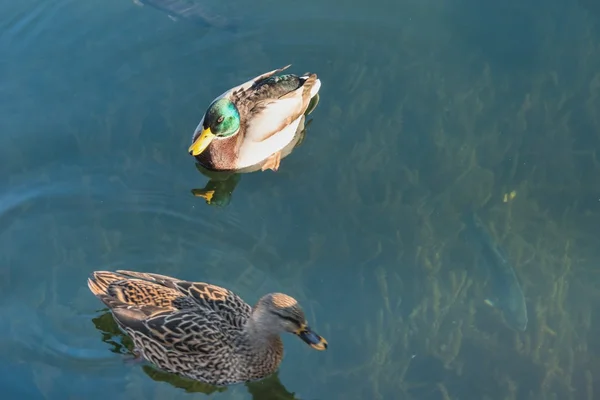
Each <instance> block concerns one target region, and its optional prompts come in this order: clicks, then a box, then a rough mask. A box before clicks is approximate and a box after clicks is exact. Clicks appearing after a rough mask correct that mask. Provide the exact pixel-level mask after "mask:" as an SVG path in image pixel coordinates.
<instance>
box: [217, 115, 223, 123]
mask: <svg viewBox="0 0 600 400" xmlns="http://www.w3.org/2000/svg"><path fill="white" fill-rule="evenodd" d="M224 119H225V118H223V116H222V115H221V116H220V117H219V118H218V119H217V124H220V123H221V122H223V120H224Z"/></svg>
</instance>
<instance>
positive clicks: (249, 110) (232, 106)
mask: <svg viewBox="0 0 600 400" xmlns="http://www.w3.org/2000/svg"><path fill="white" fill-rule="evenodd" d="M289 67H290V65H288V66H286V67H283V68H279V69H276V70H273V71H271V72H267V73H264V74H262V75H259V76H257V77H256V78H254V79H251V80H249V81H248V82H246V83H243V84H241V85H239V86H236V87H234V88H233V89H229V90H228V91H226V92H225V93H223V94H222V95H221V96H219V97H217V98H216V99H215V100H213V102H212V103H211V104H210V106H209V107H208V110H207V111H206V113H205V114H204V116H203V117H202V119H201V120H200V123H199V124H198V126H197V127H196V130H195V131H194V134H193V136H192V145H191V146H190V147H189V149H188V151H189V153H190V154H191V155H193V156H194V157H196V160H197V161H198V162H199V163H200V164H202V165H203V166H204V167H206V168H208V169H212V170H241V169H244V168H248V167H250V166H254V165H258V164H261V163H263V165H262V168H261V169H262V170H263V171H265V170H267V169H271V170H273V171H277V169H278V168H279V163H280V160H281V150H282V149H283V148H284V147H286V145H287V144H288V143H290V142H291V141H292V140H293V139H294V136H295V134H296V131H297V128H298V125H299V123H300V121H301V119H302V117H303V115H304V113H305V112H306V110H307V108H308V107H309V105H310V103H311V99H313V98H314V97H315V96H317V94H318V93H319V89H320V88H321V81H320V80H319V79H317V75H316V74H312V73H306V74H304V75H302V76H297V75H293V74H285V75H279V76H275V74H277V73H280V72H282V71H284V70H286V69H287V68H289Z"/></svg>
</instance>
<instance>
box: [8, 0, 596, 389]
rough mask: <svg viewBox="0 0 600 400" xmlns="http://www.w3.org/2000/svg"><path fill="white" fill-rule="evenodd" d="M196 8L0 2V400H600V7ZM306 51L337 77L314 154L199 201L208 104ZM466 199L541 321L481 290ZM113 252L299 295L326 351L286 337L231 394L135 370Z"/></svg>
mask: <svg viewBox="0 0 600 400" xmlns="http://www.w3.org/2000/svg"><path fill="white" fill-rule="evenodd" d="M189 1H190V2H191V3H195V5H196V6H200V8H199V10H202V14H203V16H204V17H202V18H200V17H198V18H194V17H193V16H192V18H183V16H181V15H180V17H179V18H175V20H174V19H171V18H169V17H168V15H167V14H168V12H167V11H168V10H164V9H159V8H157V7H153V6H152V5H151V4H146V5H145V6H143V7H140V6H139V5H136V4H134V3H133V2H132V1H129V0H105V1H100V0H89V1H73V0H48V1H42V0H19V1H13V2H7V1H5V2H4V3H3V4H2V6H0V10H2V12H1V13H0V54H1V58H0V104H1V108H0V113H1V118H0V167H1V173H2V179H1V180H0V188H1V194H0V260H1V261H2V263H1V268H0V319H1V320H2V323H1V324H0V349H1V352H0V388H1V391H2V398H3V399H25V398H26V399H105V398H115V399H179V398H206V397H210V398H214V399H254V400H267V399H304V400H315V399H318V400H329V399H461V400H462V399H561V400H562V399H593V398H597V397H596V396H598V393H600V353H599V352H600V340H599V339H598V332H599V330H600V311H599V310H600V307H598V305H599V300H600V291H599V289H598V288H599V287H600V286H599V282H600V275H599V273H598V272H599V271H600V269H599V266H598V265H599V261H600V248H599V247H598V242H599V239H600V230H599V229H598V226H599V225H600V154H599V153H598V152H599V149H600V140H599V139H600V118H599V116H598V115H600V114H599V113H598V110H600V72H599V71H600V9H599V8H598V6H597V5H596V4H595V2H592V1H585V0H580V1H579V2H567V1H564V0H551V1H545V2H542V1H539V0H535V1H531V2H522V1H517V0H507V1H504V2H482V1H479V0H455V1H443V0H425V1H415V0H403V1H390V0H375V1H365V0H356V1H352V2H346V3H343V4H342V3H341V2H333V1H328V2H324V1H316V0H308V1H306V2H302V3H293V2H274V1H271V0H260V1H258V2H250V3H248V2H242V1H240V0H227V1H225V0H220V1H216V0H189ZM217 15H220V16H222V18H221V17H217ZM223 22H226V23H223ZM287 64H292V67H291V68H290V70H289V71H290V72H294V73H304V72H306V71H310V72H315V73H317V74H318V75H319V78H320V79H321V81H322V88H321V92H320V103H319V105H318V107H317V108H316V109H315V111H314V112H313V113H312V114H311V115H310V116H309V117H308V120H310V125H309V126H308V128H307V131H306V135H305V138H304V140H303V142H302V143H301V145H300V146H298V147H297V148H296V149H295V150H294V152H293V153H292V154H291V155H289V156H288V157H287V158H285V159H284V160H282V162H281V166H280V169H279V171H277V172H272V171H267V172H264V173H263V172H257V173H251V174H244V175H242V176H239V177H238V179H239V180H238V181H235V182H233V184H232V185H231V187H229V188H225V189H224V194H223V197H222V198H221V201H220V202H217V203H216V204H212V205H209V204H207V203H206V201H205V200H204V199H203V198H201V197H196V196H194V195H193V194H192V190H193V189H202V188H204V187H205V185H206V184H207V182H208V180H209V179H208V178H207V176H205V175H203V174H201V173H200V172H199V171H198V169H196V167H195V163H194V159H193V158H192V157H191V156H190V155H189V154H188V153H187V148H188V146H189V144H190V139H191V135H192V133H193V130H194V128H195V127H196V125H197V123H198V121H199V120H200V118H201V117H202V114H203V112H204V111H205V109H206V107H207V106H208V104H209V103H210V101H211V100H212V99H213V98H214V97H216V96H217V95H219V94H221V93H222V92H223V91H225V90H226V89H228V88H230V87H233V86H234V85H237V84H239V83H241V82H244V81H245V80H247V79H249V78H252V77H254V76H256V75H259V74H261V73H263V72H266V71H270V70H272V69H275V68H278V67H282V66H284V65H287ZM231 190H233V192H232V193H231V194H229V191H231ZM511 192H513V194H512V196H511V195H510V193H511ZM505 200H506V201H505ZM467 205H471V206H474V207H475V208H476V209H478V210H480V211H479V213H480V216H481V218H482V220H484V221H485V222H486V224H487V226H488V227H489V229H490V232H492V236H493V238H494V240H496V241H497V242H496V243H497V244H498V245H499V246H502V248H503V249H504V251H505V253H506V255H507V258H508V259H509V260H510V264H511V265H512V266H513V268H514V270H515V273H516V275H517V276H518V279H519V280H520V285H521V287H522V290H523V293H524V295H525V300H526V304H527V311H528V325H527V329H526V330H525V331H524V332H519V331H516V330H513V329H510V327H508V326H507V324H506V323H505V322H504V320H503V318H502V315H501V313H500V312H499V310H498V309H496V308H493V307H490V306H489V305H487V304H486V302H485V300H486V293H487V292H486V290H487V289H486V287H487V286H486V285H488V286H489V284H494V282H491V283H490V282H488V281H486V280H485V277H482V275H481V274H478V265H477V262H476V260H477V258H476V257H475V256H474V253H473V252H472V251H471V248H470V247H469V246H468V244H466V242H464V241H463V240H462V239H461V236H460V232H461V230H462V227H463V225H462V223H461V220H460V218H459V213H460V211H461V210H462V209H463V208H464V207H465V206H467ZM103 269H109V270H114V269H131V270H136V271H145V272H156V273H159V274H166V275H171V276H175V277H178V278H183V279H189V280H196V281H207V282H211V283H214V284H218V285H222V286H225V287H227V288H229V289H232V290H234V291H235V292H237V293H238V294H239V295H240V296H242V297H243V298H244V299H245V300H246V301H248V302H249V303H250V304H254V302H255V301H256V300H257V299H258V298H259V297H260V296H261V295H262V294H264V293H267V292H269V291H280V292H284V293H287V294H290V295H292V296H294V297H296V298H297V299H298V300H299V301H300V303H301V304H302V306H303V307H304V309H305V311H306V313H307V317H308V319H309V322H310V323H311V325H312V326H313V327H314V328H315V330H316V331H317V332H319V333H320V334H322V335H323V336H324V337H325V338H326V339H327V340H328V342H329V349H328V350H327V351H326V352H316V351H313V350H311V349H310V348H309V347H307V346H306V345H305V344H304V343H302V342H301V341H299V340H297V339H296V338H294V337H292V335H287V336H286V337H285V338H284V342H285V346H286V356H285V358H284V360H283V363H282V364H281V367H280V369H279V373H278V375H277V376H275V377H273V378H270V379H267V380H265V381H263V382H260V383H258V384H255V385H253V386H251V385H250V386H246V385H236V386H233V387H230V388H228V389H226V390H222V389H221V390H215V388H211V387H205V386H203V385H198V384H196V383H193V382H184V381H182V380H180V379H178V378H177V377H175V376H170V375H167V374H161V373H160V371H155V370H152V368H149V366H148V365H145V364H132V363H130V362H127V359H128V357H129V355H128V354H127V353H128V351H127V339H126V338H124V337H123V336H122V335H120V334H119V332H118V330H117V329H116V326H115V325H114V323H113V322H112V319H111V317H110V314H106V310H105V309H103V305H102V304H101V302H100V301H98V299H96V298H95V297H94V296H93V295H92V294H91V293H90V291H89V289H88V288H87V285H86V279H87V277H88V275H89V274H90V272H91V271H94V270H103ZM202 392H204V393H208V394H202Z"/></svg>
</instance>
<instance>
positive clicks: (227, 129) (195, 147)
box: [189, 99, 240, 156]
mask: <svg viewBox="0 0 600 400" xmlns="http://www.w3.org/2000/svg"><path fill="white" fill-rule="evenodd" d="M239 129H240V113H239V111H238V109H237V107H236V106H235V104H233V103H232V102H231V100H229V99H219V100H217V101H215V102H214V103H212V104H211V105H210V107H208V110H207V111H206V114H205V115H204V123H203V124H202V131H201V132H197V133H196V134H197V135H198V136H197V137H196V139H195V140H194V143H192V145H191V146H190V148H189V152H190V154H192V155H193V156H197V155H198V154H200V153H202V152H203V151H204V150H206V148H207V147H208V145H209V144H210V142H212V141H213V139H215V138H226V137H229V136H233V135H234V134H236V133H237V132H238V131H239Z"/></svg>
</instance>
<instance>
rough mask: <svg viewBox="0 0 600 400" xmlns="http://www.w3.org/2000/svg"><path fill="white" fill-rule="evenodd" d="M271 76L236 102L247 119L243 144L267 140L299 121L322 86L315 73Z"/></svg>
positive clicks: (241, 113)
mask: <svg viewBox="0 0 600 400" xmlns="http://www.w3.org/2000/svg"><path fill="white" fill-rule="evenodd" d="M292 78H293V79H292ZM271 79H272V80H273V83H272V84H269V83H270V82H261V83H258V84H257V85H256V86H257V88H256V91H255V94H253V95H250V96H248V97H247V98H242V99H241V100H240V104H236V105H237V106H238V109H240V115H242V116H243V117H242V118H243V119H244V120H245V121H244V122H245V129H246V131H245V142H244V145H246V144H247V142H254V143H265V142H267V141H269V139H271V138H274V136H276V135H277V133H280V132H282V131H284V130H285V129H286V128H287V127H288V126H290V125H292V123H294V122H295V121H297V120H299V119H300V117H301V116H302V115H303V114H304V112H305V111H306V109H307V108H308V105H309V104H310V100H311V99H312V98H313V97H314V96H315V95H316V94H317V93H318V91H319V89H320V87H321V82H320V81H319V79H317V75H316V74H309V75H306V76H301V77H296V76H293V75H290V76H288V77H280V79H276V80H275V79H274V78H271ZM290 83H291V84H293V85H294V86H295V87H294V86H290ZM262 97H266V98H264V99H263V98H262ZM258 99H260V100H258ZM294 131H295V127H294ZM273 141H276V140H274V139H273ZM286 144H287V143H286Z"/></svg>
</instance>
